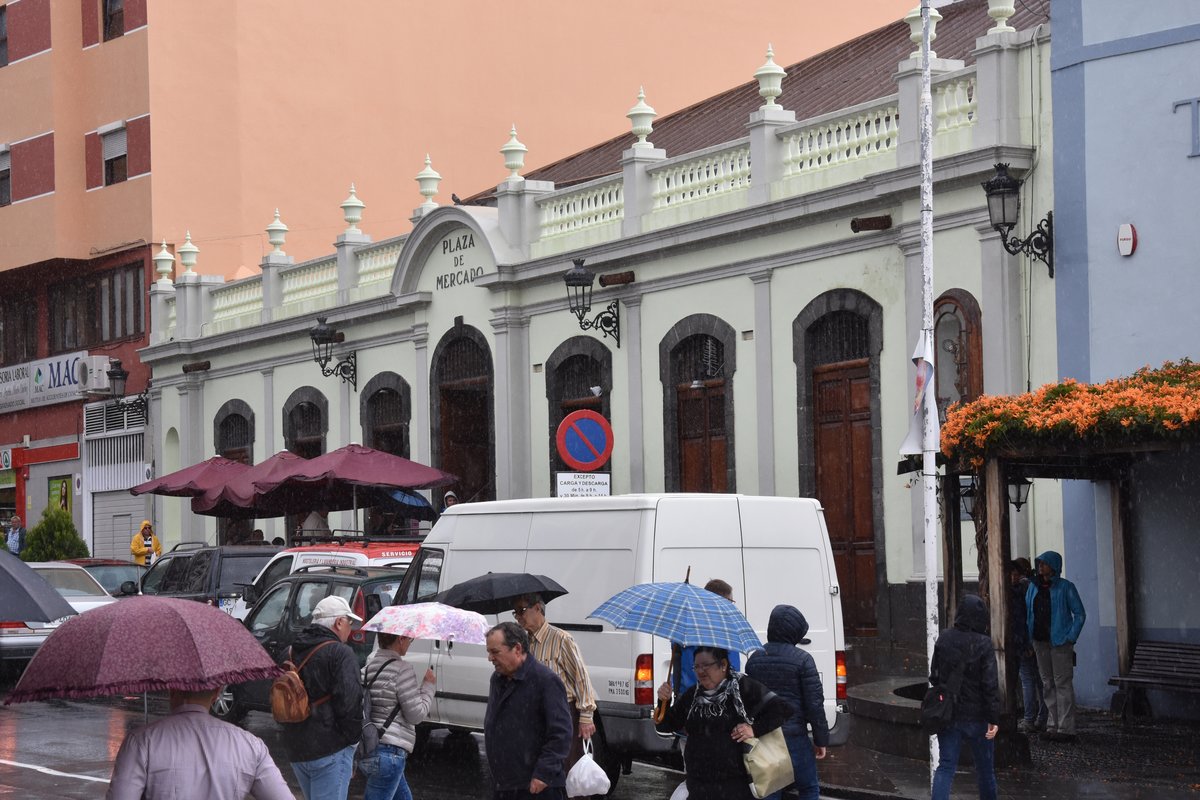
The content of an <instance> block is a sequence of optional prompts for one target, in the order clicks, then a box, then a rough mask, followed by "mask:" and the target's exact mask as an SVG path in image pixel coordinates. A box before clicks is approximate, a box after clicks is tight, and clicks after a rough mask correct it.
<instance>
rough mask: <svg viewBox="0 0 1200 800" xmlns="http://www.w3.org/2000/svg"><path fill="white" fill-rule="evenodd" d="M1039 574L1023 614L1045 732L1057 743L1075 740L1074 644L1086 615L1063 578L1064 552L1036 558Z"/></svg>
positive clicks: (1030, 591)
mask: <svg viewBox="0 0 1200 800" xmlns="http://www.w3.org/2000/svg"><path fill="white" fill-rule="evenodd" d="M1035 563H1036V565H1037V571H1038V574H1037V577H1036V578H1034V579H1033V582H1032V583H1030V585H1029V589H1028V590H1027V591H1026V594H1025V606H1026V611H1025V617H1026V624H1027V627H1028V629H1029V638H1031V639H1032V640H1033V652H1034V654H1035V655H1036V656H1037V665H1038V672H1039V673H1040V674H1041V676H1042V696H1043V698H1044V699H1045V701H1046V709H1047V715H1046V733H1045V734H1044V736H1045V737H1046V738H1047V739H1049V740H1051V741H1056V742H1069V741H1073V740H1074V739H1075V642H1076V641H1078V640H1079V632H1080V631H1082V630H1083V622H1084V620H1085V619H1087V614H1086V613H1085V612H1084V610H1083V601H1082V600H1080V599H1079V592H1078V591H1077V590H1076V589H1075V584H1073V583H1071V582H1070V581H1069V580H1067V579H1066V578H1064V577H1062V566H1063V560H1062V556H1061V555H1059V554H1058V553H1056V552H1054V551H1053V550H1047V551H1046V552H1044V553H1042V554H1041V555H1040V556H1038V557H1037V561H1036V562H1035Z"/></svg>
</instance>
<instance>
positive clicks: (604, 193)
mask: <svg viewBox="0 0 1200 800" xmlns="http://www.w3.org/2000/svg"><path fill="white" fill-rule="evenodd" d="M624 186H625V184H624V180H623V176H622V175H621V174H620V173H618V174H616V175H609V176H606V177H604V178H599V179H597V180H594V181H589V182H588V183H584V184H581V185H579V186H572V187H569V188H567V189H563V190H561V191H557V192H551V193H549V194H547V195H545V196H544V197H540V198H538V200H537V206H538V211H539V218H540V227H541V238H542V239H548V238H550V237H552V236H560V235H562V234H566V233H574V232H575V231H580V230H584V229H585V228H593V227H596V226H598V225H603V224H604V223H606V222H616V221H619V220H620V219H621V218H622V216H624V213H625V192H624Z"/></svg>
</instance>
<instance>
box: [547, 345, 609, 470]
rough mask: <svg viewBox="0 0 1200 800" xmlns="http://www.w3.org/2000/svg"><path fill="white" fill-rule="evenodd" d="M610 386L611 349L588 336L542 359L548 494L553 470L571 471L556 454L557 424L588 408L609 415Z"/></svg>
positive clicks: (557, 349) (560, 346)
mask: <svg viewBox="0 0 1200 800" xmlns="http://www.w3.org/2000/svg"><path fill="white" fill-rule="evenodd" d="M611 389H612V351H610V350H609V349H608V348H607V347H605V346H604V345H603V344H601V343H600V342H598V341H596V340H595V339H593V338H591V337H589V336H573V337H571V338H570V339H568V340H567V341H565V342H563V343H562V344H560V345H559V346H558V347H557V348H555V350H554V352H553V353H551V354H550V357H549V358H548V359H546V400H547V407H548V412H549V414H548V416H549V419H548V422H549V430H548V437H547V438H548V442H549V459H550V489H551V493H552V494H553V492H554V490H555V488H556V487H557V483H556V481H555V473H556V472H573V471H574V469H573V468H572V467H570V466H568V465H567V464H566V462H564V461H563V460H562V458H561V457H560V456H559V454H558V442H557V438H556V437H557V435H558V426H559V425H560V424H561V423H562V421H563V418H564V417H566V416H567V415H568V414H570V413H571V412H572V411H579V410H582V409H590V410H592V411H595V412H597V413H599V414H602V415H603V416H604V417H605V418H609V416H610V410H609V393H610V391H611ZM604 469H605V470H608V469H609V468H608V467H605V468H604Z"/></svg>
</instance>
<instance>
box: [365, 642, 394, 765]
mask: <svg viewBox="0 0 1200 800" xmlns="http://www.w3.org/2000/svg"><path fill="white" fill-rule="evenodd" d="M399 660H400V659H398V658H389V659H388V660H387V661H385V662H383V663H382V664H380V665H379V669H377V670H376V671H375V674H374V675H373V676H372V677H371V678H370V679H369V680H367V681H366V682H365V683H363V685H362V688H363V692H362V719H363V721H362V738H361V739H359V741H358V748H357V749H356V750H355V751H354V758H355V759H356V760H358V761H362V760H363V759H367V758H370V757H371V756H373V755H375V749H376V748H377V747H379V739H380V738H381V737H382V736H383V732H384V731H386V730H387V729H388V726H389V725H391V724H392V722H393V721H394V720H395V719H396V715H397V714H399V713H400V704H399V703H396V707H395V708H393V709H392V713H390V714H388V717H387V719H386V720H384V722H383V727H379V726H378V725H376V724H375V723H374V722H371V709H372V705H371V687H372V686H374V685H375V681H377V680H379V676H380V675H381V674H383V671H384V670H385V669H387V665H388V664H391V663H392V662H393V661H399ZM366 672H367V670H366V667H363V675H366Z"/></svg>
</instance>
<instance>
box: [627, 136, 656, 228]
mask: <svg viewBox="0 0 1200 800" xmlns="http://www.w3.org/2000/svg"><path fill="white" fill-rule="evenodd" d="M666 158H667V151H666V150H663V149H662V148H659V147H642V148H638V147H634V148H632V149H630V150H626V151H625V152H624V153H622V154H621V170H622V172H623V173H624V175H623V188H622V191H623V192H624V195H625V217H624V219H622V220H621V235H622V236H637V235H638V234H640V233H641V232H642V217H644V216H646V215H647V214H649V213H650V211H651V210H653V208H654V180H653V179H652V178H651V177H650V175H649V174H648V173H647V170H648V169H649V168H650V167H653V166H654V165H655V164H658V163H661V162H663V161H665V160H666Z"/></svg>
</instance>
